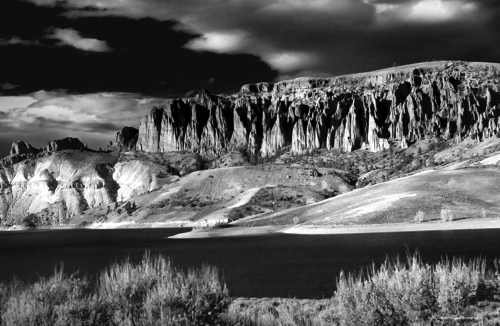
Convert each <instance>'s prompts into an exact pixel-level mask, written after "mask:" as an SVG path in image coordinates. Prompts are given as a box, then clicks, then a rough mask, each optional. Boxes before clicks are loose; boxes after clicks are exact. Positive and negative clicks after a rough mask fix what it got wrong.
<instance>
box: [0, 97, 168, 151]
mask: <svg viewBox="0 0 500 326" xmlns="http://www.w3.org/2000/svg"><path fill="white" fill-rule="evenodd" d="M163 101H164V100H163V99H157V98H144V97H142V96H139V95H136V94H128V93H97V94H86V95H68V94H66V93H56V92H45V91H40V92H36V93H33V94H30V95H29V96H9V97H7V96H4V97H1V96H0V144H4V143H10V142H12V141H14V140H20V139H22V140H25V141H27V142H28V143H30V144H32V145H33V146H35V147H42V146H45V145H46V144H47V142H48V141H50V140H53V139H59V138H63V137H77V138H79V139H80V140H81V141H83V142H84V143H88V144H89V146H90V147H91V148H99V147H102V146H106V144H108V143H109V141H110V140H113V139H114V135H115V133H116V132H117V131H118V130H119V129H121V128H122V127H124V126H134V127H136V128H137V127H138V126H139V123H140V121H141V118H142V117H143V116H144V115H146V114H148V113H149V112H150V111H151V109H152V107H153V106H161V105H162V103H163ZM0 151H1V150H0Z"/></svg>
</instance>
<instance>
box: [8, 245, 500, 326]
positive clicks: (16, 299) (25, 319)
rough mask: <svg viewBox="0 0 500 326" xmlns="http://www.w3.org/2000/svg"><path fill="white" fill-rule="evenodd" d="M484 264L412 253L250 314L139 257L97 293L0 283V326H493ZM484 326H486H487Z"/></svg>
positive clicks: (69, 284) (54, 283)
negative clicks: (324, 294) (429, 260)
mask: <svg viewBox="0 0 500 326" xmlns="http://www.w3.org/2000/svg"><path fill="white" fill-rule="evenodd" d="M498 265H499V264H498V261H495V266H496V269H497V271H496V272H493V271H492V270H488V269H487V268H486V262H485V260H484V259H475V260H472V261H470V262H469V263H466V262H465V261H463V260H461V259H453V260H452V261H449V260H443V261H441V262H440V263H438V264H436V265H434V266H431V265H428V264H424V263H423V262H422V261H421V259H420V257H419V256H418V255H417V254H415V255H413V256H408V257H407V261H406V262H405V263H402V262H400V261H399V260H395V261H390V260H389V259H387V260H386V262H385V263H384V264H382V265H381V266H380V268H378V269H377V268H375V266H372V267H371V268H370V269H369V270H368V271H367V272H366V273H365V274H363V273H360V274H359V275H357V276H355V275H352V274H349V275H345V274H344V273H341V275H340V277H339V278H338V280H337V290H336V292H335V293H334V295H333V297H332V298H331V299H324V300H309V302H308V303H306V304H304V303H303V302H302V301H301V300H296V299H281V300H280V301H278V302H276V301H275V302H273V303H265V302H262V303H260V304H259V305H258V306H256V307H253V308H252V309H243V308H242V307H244V304H235V305H231V302H233V300H234V299H233V298H231V297H230V296H229V294H228V290H227V289H226V287H225V285H224V284H223V283H221V282H220V280H219V277H218V272H217V270H216V269H215V268H211V267H208V266H204V267H203V268H202V269H201V270H190V271H188V272H187V273H185V272H183V271H181V270H179V269H177V268H175V267H174V266H173V265H172V264H171V262H170V261H169V260H168V259H165V258H163V257H161V256H158V257H154V258H151V257H150V255H149V254H145V255H144V258H143V260H142V262H141V263H140V264H138V265H134V264H132V263H131V262H130V261H129V260H126V261H124V262H122V263H120V264H115V265H113V266H111V267H110V268H109V269H107V270H106V271H104V272H103V273H102V274H101V276H100V278H99V280H98V283H97V285H96V286H95V287H92V286H91V285H90V282H89V280H88V279H86V278H78V277H77V276H76V275H70V276H67V275H65V274H64V273H63V271H62V267H61V268H59V269H56V271H55V273H54V275H53V276H52V277H50V278H48V279H44V278H41V279H40V280H39V281H38V282H37V283H35V284H33V285H23V284H21V283H20V282H17V281H14V282H12V283H11V284H9V285H5V284H3V285H0V325H185V326H188V325H221V326H224V325H240V326H257V325H259V326H274V325H276V326H278V325H280V326H281V325H283V326H288V325H289V326H296V325H297V326H298V325H307V326H316V325H321V326H323V325H424V324H425V325H430V324H433V325H442V324H449V325H456V324H457V321H460V320H465V321H471V320H472V321H476V322H477V321H479V320H482V321H484V320H486V321H489V322H491V324H492V325H493V324H498V322H500V319H499V318H500V317H499V315H498V313H496V311H497V309H498V308H499V307H500V304H499V303H498V301H499V298H500V274H499V273H498V267H499V266H498ZM485 325H486V324H485Z"/></svg>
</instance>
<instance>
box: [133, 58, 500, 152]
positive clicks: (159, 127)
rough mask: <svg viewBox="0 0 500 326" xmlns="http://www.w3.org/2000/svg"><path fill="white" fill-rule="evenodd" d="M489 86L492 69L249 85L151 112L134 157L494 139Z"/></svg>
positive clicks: (453, 65) (449, 66)
mask: <svg viewBox="0 0 500 326" xmlns="http://www.w3.org/2000/svg"><path fill="white" fill-rule="evenodd" d="M499 78H500V65H498V64H482V63H467V62H439V63H423V64H417V65H411V66H405V67H400V68H394V69H387V70H381V71H377V72H373V73H365V74H357V75H347V76H340V77H335V78H298V79H294V80H287V81H282V82H279V83H276V84H269V83H260V84H251V85H245V86H243V87H242V88H241V90H240V92H238V93H237V94H233V95H230V96H216V95H212V94H210V93H208V92H207V91H206V90H202V91H200V92H199V93H198V94H197V95H196V96H195V97H193V98H187V99H172V100H167V101H166V102H165V105H164V106H163V107H162V108H157V107H155V108H154V109H153V110H152V111H151V113H150V114H149V115H147V116H145V117H144V118H143V119H142V121H141V124H140V127H139V133H138V140H137V144H136V149H137V150H142V151H146V152H168V151H182V150H189V151H194V152H197V153H199V154H201V155H202V156H205V157H208V158H213V157H217V156H220V155H221V154H223V153H225V152H227V151H230V150H232V149H235V148H244V149H247V150H249V151H250V152H252V153H255V154H260V155H261V156H266V155H272V154H273V153H275V152H276V151H277V150H279V149H281V148H284V147H287V146H291V150H292V151H293V152H296V153H302V152H305V151H310V150H313V149H318V148H326V149H333V148H338V149H342V150H344V151H352V150H355V149H359V148H364V149H368V150H371V151H374V152H376V151H380V150H383V149H384V148H388V146H389V142H394V141H395V142H397V143H398V144H399V145H400V146H401V147H404V148H405V147H407V146H408V144H409V143H412V142H414V141H416V140H418V139H421V138H422V137H424V136H425V135H435V136H444V137H454V138H456V140H457V141H459V140H461V139H463V138H464V137H467V136H470V137H472V138H474V139H476V140H481V139H482V138H484V137H490V136H492V135H494V134H496V133H497V132H499V131H500V126H499V123H500V121H499V112H500V111H499V110H498V106H499V103H500V94H499V91H498V87H499Z"/></svg>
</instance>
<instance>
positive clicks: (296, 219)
mask: <svg viewBox="0 0 500 326" xmlns="http://www.w3.org/2000/svg"><path fill="white" fill-rule="evenodd" d="M299 222H300V218H299V217H298V216H295V217H294V218H293V224H295V225H297V224H299Z"/></svg>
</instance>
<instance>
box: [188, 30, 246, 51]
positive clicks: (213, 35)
mask: <svg viewBox="0 0 500 326" xmlns="http://www.w3.org/2000/svg"><path fill="white" fill-rule="evenodd" d="M245 45H246V40H245V33H243V32H222V33H221V32H209V33H205V34H204V35H203V37H200V38H197V39H194V40H192V41H190V42H189V43H187V44H186V45H185V47H186V48H188V49H190V50H194V51H211V52H217V53H235V52H237V51H239V50H241V49H242V48H243V47H244V46H245Z"/></svg>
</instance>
